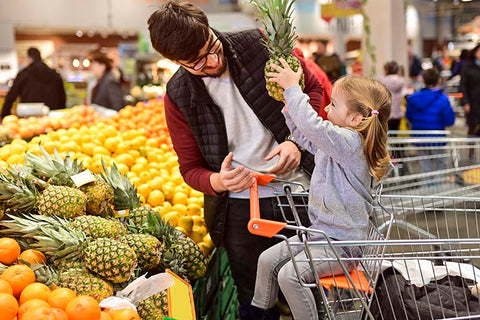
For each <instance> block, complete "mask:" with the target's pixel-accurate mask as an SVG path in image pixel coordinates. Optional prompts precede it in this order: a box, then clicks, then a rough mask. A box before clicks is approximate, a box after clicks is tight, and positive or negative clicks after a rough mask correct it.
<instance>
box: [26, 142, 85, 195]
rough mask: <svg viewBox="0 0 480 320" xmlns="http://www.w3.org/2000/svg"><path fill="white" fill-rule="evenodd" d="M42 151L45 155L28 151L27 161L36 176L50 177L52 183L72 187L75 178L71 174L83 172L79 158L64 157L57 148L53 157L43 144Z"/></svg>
mask: <svg viewBox="0 0 480 320" xmlns="http://www.w3.org/2000/svg"><path fill="white" fill-rule="evenodd" d="M39 147H40V151H41V152H42V155H43V156H37V155H34V154H33V153H30V152H27V153H26V157H25V163H26V164H27V165H28V166H29V167H30V168H31V169H32V173H33V174H34V175H35V176H39V177H41V178H44V179H49V180H50V182H51V183H52V184H55V185H60V186H68V187H71V186H72V185H73V180H72V179H71V178H70V177H71V176H73V175H75V174H78V173H80V172H82V171H83V170H84V169H83V166H82V163H81V162H79V161H78V160H76V159H75V160H72V159H71V157H70V156H68V155H67V156H66V157H65V160H64V159H62V157H61V156H60V154H59V153H58V152H57V149H55V150H54V156H53V157H52V156H51V155H50V154H49V153H48V152H47V151H46V150H45V149H44V148H43V147H42V146H41V145H39Z"/></svg>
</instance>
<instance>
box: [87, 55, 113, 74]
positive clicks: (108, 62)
mask: <svg viewBox="0 0 480 320" xmlns="http://www.w3.org/2000/svg"><path fill="white" fill-rule="evenodd" d="M90 60H92V61H95V62H98V63H100V64H103V65H105V72H109V71H110V70H112V67H113V61H112V59H110V58H109V57H107V55H106V54H103V53H100V52H96V53H94V54H93V55H92V56H91V58H90Z"/></svg>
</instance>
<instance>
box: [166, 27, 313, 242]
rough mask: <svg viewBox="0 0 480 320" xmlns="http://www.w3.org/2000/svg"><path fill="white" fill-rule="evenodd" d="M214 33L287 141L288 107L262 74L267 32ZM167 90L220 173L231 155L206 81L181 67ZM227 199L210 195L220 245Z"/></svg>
mask: <svg viewBox="0 0 480 320" xmlns="http://www.w3.org/2000/svg"><path fill="white" fill-rule="evenodd" d="M215 33H216V34H217V36H218V37H219V38H220V40H221V42H222V44H223V50H224V55H225V57H226V59H227V61H228V68H229V71H230V75H231V77H232V79H233V81H234V82H235V84H236V86H237V88H238V90H239V91H240V93H241V94H242V96H243V98H244V99H245V101H246V102H247V104H248V105H249V106H250V108H252V110H253V112H254V113H255V114H256V115H257V117H258V118H259V119H260V121H261V122H262V123H263V125H264V126H265V127H266V128H267V129H269V130H270V132H271V133H272V134H273V136H274V137H275V140H276V141H277V142H278V143H282V142H284V141H285V138H286V137H287V136H288V134H289V130H288V127H287V126H286V124H285V119H284V117H283V115H282V113H281V110H282V108H283V103H281V102H278V101H275V100H274V99H272V98H271V97H270V96H269V95H268V94H267V91H266V90H265V86H266V83H265V77H264V71H263V70H264V67H265V63H266V61H267V60H268V53H267V51H266V50H265V48H264V47H263V45H262V43H261V38H262V33H261V32H260V31H259V30H258V29H254V30H247V31H242V32H235V33H221V32H215ZM167 92H168V96H169V97H170V99H171V100H172V101H173V102H174V103H175V105H176V106H177V107H178V108H179V110H180V111H181V113H182V114H183V116H184V117H185V118H186V120H187V122H188V124H189V126H190V128H191V130H192V133H193V135H194V137H195V139H196V141H197V144H198V146H199V148H200V151H201V153H202V155H203V157H204V159H205V160H206V162H207V164H208V165H209V167H210V169H211V170H213V171H216V172H218V171H220V167H221V164H222V161H223V159H224V158H225V157H226V156H227V154H228V142H227V132H226V129H225V121H224V119H223V115H222V113H221V111H220V109H219V107H218V106H216V105H215V103H214V102H213V100H212V98H211V97H210V95H209V94H208V92H207V89H206V87H205V84H204V83H203V81H202V79H201V77H198V76H195V75H192V74H191V73H189V72H188V71H186V70H185V69H184V68H180V69H179V70H178V71H177V72H176V73H175V75H174V76H173V77H172V79H171V80H170V81H169V82H168V84H167ZM245 134H249V133H248V132H246V133H245ZM252 139H255V137H252ZM313 166H314V162H313V156H312V155H311V154H310V153H308V152H305V154H303V155H302V162H301V167H302V168H303V169H304V170H305V171H306V172H307V173H308V174H311V173H312V171H313ZM227 201H228V196H226V197H213V196H209V195H205V220H206V222H207V226H208V227H209V230H210V233H211V237H212V239H213V241H214V242H215V243H216V244H217V245H219V244H220V243H221V241H222V233H223V229H224V221H225V215H226V205H227Z"/></svg>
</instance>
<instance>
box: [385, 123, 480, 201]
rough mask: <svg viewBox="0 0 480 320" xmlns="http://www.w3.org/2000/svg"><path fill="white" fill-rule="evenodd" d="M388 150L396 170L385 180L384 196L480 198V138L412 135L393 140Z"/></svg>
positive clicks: (426, 132) (389, 143)
mask: <svg viewBox="0 0 480 320" xmlns="http://www.w3.org/2000/svg"><path fill="white" fill-rule="evenodd" d="M413 132H414V134H415V135H416V136H413ZM442 135H447V136H442ZM388 147H389V150H390V153H391V155H392V162H393V163H394V169H393V170H392V171H391V173H390V174H389V175H388V176H387V177H386V178H384V179H383V185H384V188H383V193H384V194H394V195H398V194H407V195H412V194H413V195H438V196H479V195H480V161H479V160H480V138H460V137H452V136H450V135H449V133H448V131H409V132H408V133H407V134H406V135H404V136H399V135H397V136H396V137H390V138H389V142H388Z"/></svg>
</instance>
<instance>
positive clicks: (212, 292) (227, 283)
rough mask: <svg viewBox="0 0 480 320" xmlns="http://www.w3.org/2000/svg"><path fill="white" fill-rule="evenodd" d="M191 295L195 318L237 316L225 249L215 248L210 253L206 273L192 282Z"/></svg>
mask: <svg viewBox="0 0 480 320" xmlns="http://www.w3.org/2000/svg"><path fill="white" fill-rule="evenodd" d="M193 295H194V301H195V311H196V315H197V319H202V320H220V319H222V320H223V319H227V318H228V319H232V320H233V319H237V318H238V299H237V288H236V287H235V283H234V280H233V277H232V272H231V270H230V266H229V264H228V257H227V253H226V251H225V249H223V248H220V249H215V251H214V252H213V253H212V255H211V257H210V259H209V262H208V269H207V273H206V274H205V276H204V277H203V278H201V279H198V280H197V282H196V283H195V284H194V287H193Z"/></svg>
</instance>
